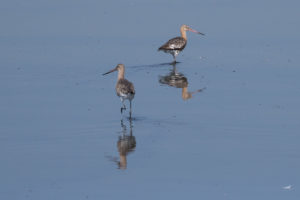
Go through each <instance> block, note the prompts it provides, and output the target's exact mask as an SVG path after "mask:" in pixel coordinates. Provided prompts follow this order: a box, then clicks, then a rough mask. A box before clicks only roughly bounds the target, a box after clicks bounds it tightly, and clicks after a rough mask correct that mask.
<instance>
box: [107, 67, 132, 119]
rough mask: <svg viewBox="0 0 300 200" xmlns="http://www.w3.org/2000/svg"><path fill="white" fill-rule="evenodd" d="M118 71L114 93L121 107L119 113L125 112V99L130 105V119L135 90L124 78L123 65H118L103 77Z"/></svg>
mask: <svg viewBox="0 0 300 200" xmlns="http://www.w3.org/2000/svg"><path fill="white" fill-rule="evenodd" d="M114 71H118V80H117V84H116V93H117V95H118V96H119V97H120V99H121V102H122V104H123V106H122V107H121V113H123V110H126V106H125V103H124V101H125V100H126V99H127V100H129V103H130V111H129V116H130V118H131V101H132V99H133V98H134V95H135V90H134V86H133V84H132V83H131V82H130V81H128V80H127V79H125V78H124V74H125V67H124V65H123V64H118V65H117V66H116V67H115V68H114V69H112V70H110V71H108V72H106V73H104V74H103V75H106V74H109V73H111V72H114Z"/></svg>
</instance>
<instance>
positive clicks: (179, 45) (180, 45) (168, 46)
mask: <svg viewBox="0 0 300 200" xmlns="http://www.w3.org/2000/svg"><path fill="white" fill-rule="evenodd" d="M186 31H191V32H194V33H197V34H200V35H204V34H203V33H200V32H198V31H196V30H193V29H191V28H190V27H189V26H187V25H182V26H181V27H180V32H181V36H180V37H175V38H172V39H170V40H169V41H168V42H166V43H165V44H164V45H162V46H161V47H159V48H158V51H164V52H165V53H170V54H171V55H172V56H173V58H174V63H176V56H177V55H178V54H179V53H180V52H181V51H182V50H183V49H184V47H185V46H186V43H187V37H186Z"/></svg>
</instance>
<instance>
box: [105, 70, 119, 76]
mask: <svg viewBox="0 0 300 200" xmlns="http://www.w3.org/2000/svg"><path fill="white" fill-rule="evenodd" d="M114 71H117V68H114V69H112V70H110V71H108V72H106V73H104V74H102V75H103V76H104V75H106V74H109V73H112V72H114Z"/></svg>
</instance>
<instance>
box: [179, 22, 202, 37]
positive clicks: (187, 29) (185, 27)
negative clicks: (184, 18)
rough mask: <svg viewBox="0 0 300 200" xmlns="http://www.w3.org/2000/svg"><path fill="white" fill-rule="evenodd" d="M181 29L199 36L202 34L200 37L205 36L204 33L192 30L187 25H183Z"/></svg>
mask: <svg viewBox="0 0 300 200" xmlns="http://www.w3.org/2000/svg"><path fill="white" fill-rule="evenodd" d="M180 29H181V30H183V31H191V32H194V33H197V34H200V35H204V33H201V32H199V31H196V30H194V29H192V28H190V27H189V26H188V25H185V24H183V25H182V26H181V28H180Z"/></svg>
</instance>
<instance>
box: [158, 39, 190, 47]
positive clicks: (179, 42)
mask: <svg viewBox="0 0 300 200" xmlns="http://www.w3.org/2000/svg"><path fill="white" fill-rule="evenodd" d="M185 45H186V40H185V39H183V38H182V37H175V38H172V39H170V40H169V41H168V42H166V43H165V44H164V45H162V46H161V47H159V49H158V50H181V49H183V48H184V47H185Z"/></svg>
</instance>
